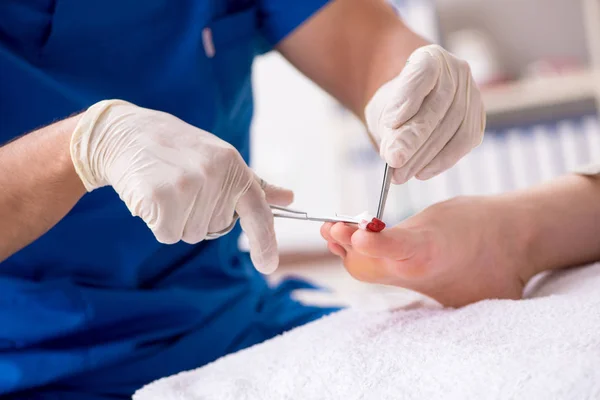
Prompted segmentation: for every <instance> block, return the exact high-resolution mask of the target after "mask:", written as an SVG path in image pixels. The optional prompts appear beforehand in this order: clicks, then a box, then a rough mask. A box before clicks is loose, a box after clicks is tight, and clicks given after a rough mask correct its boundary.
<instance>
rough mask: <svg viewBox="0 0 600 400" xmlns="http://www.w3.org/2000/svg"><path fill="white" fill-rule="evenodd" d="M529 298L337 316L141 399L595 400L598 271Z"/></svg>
mask: <svg viewBox="0 0 600 400" xmlns="http://www.w3.org/2000/svg"><path fill="white" fill-rule="evenodd" d="M527 295H528V299H527V300H521V301H508V300H489V301H483V302H480V303H477V304H473V305H471V306H468V307H464V308H461V309H457V310H452V309H442V308H431V307H429V308H414V307H413V308H412V309H409V310H406V309H402V310H395V311H372V310H368V311H365V310H361V309H349V310H345V311H341V312H339V313H336V314H334V315H331V316H329V317H326V318H323V319H321V320H318V321H315V322H313V323H311V324H308V325H306V326H303V327H300V328H297V329H295V330H293V331H291V332H288V333H286V334H284V335H282V336H279V337H277V338H274V339H272V340H269V341H267V342H265V343H262V344H259V345H256V346H254V347H252V348H249V349H246V350H243V351H240V352H238V353H236V354H232V355H229V356H226V357H223V358H221V359H219V360H217V361H215V362H214V363H212V364H209V365H207V366H205V367H203V368H199V369H197V370H194V371H188V372H183V373H180V374H178V375H176V376H172V377H169V378H164V379H161V380H159V381H156V382H154V383H152V384H150V385H148V386H146V387H144V388H142V389H141V390H139V391H138V392H137V393H136V394H135V395H134V400H158V399H160V400H213V399H219V400H229V399H231V400H234V399H235V400H245V399H261V400H271V399H272V400H282V399H299V400H300V399H301V400H311V399H376V400H385V399H394V400H396V399H419V400H426V399H460V400H465V399H477V400H480V399H528V400H529V399H544V400H546V399H600V265H594V266H590V267H586V268H578V269H572V270H568V271H563V272H560V273H557V274H552V275H548V276H542V277H540V278H539V279H538V280H537V281H536V282H534V283H533V285H532V286H531V287H529V288H528V292H527Z"/></svg>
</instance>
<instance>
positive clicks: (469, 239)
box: [321, 197, 537, 307]
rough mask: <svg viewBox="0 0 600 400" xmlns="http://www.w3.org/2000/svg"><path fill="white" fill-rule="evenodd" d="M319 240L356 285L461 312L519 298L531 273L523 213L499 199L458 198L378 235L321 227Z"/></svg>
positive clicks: (346, 227) (528, 224)
mask: <svg viewBox="0 0 600 400" xmlns="http://www.w3.org/2000/svg"><path fill="white" fill-rule="evenodd" d="M321 235H322V236H323V238H324V239H325V240H327V242H328V248H329V250H330V251H331V252H332V253H334V254H335V255H337V256H339V257H341V258H342V260H343V263H344V266H345V268H346V269H347V270H348V272H349V273H350V274H351V275H352V276H353V277H354V278H356V279H358V280H361V281H364V282H369V283H377V284H384V285H393V286H399V287H403V288H407V289H411V290H414V291H417V292H420V293H423V294H425V295H427V296H429V297H431V298H433V299H435V300H437V301H438V302H440V303H441V304H443V305H445V306H449V307H460V306H464V305H466V304H470V303H473V302H477V301H480V300H483V299H490V298H498V299H520V298H521V296H522V294H523V289H524V287H525V284H526V283H527V282H528V281H529V280H530V279H531V277H532V276H534V275H535V273H536V271H537V267H536V266H535V265H533V261H532V259H531V257H530V256H529V254H528V249H529V248H530V246H529V245H530V243H531V239H532V229H531V221H529V220H528V217H527V213H523V212H521V210H520V208H519V207H513V205H512V203H511V202H510V201H506V199H504V198H500V197H459V198H455V199H452V200H449V201H446V202H442V203H439V204H436V205H433V206H431V207H429V208H427V209H425V210H424V211H422V212H421V213H418V214H416V215H414V216H413V217H411V218H409V219H407V220H405V221H403V222H401V223H400V224H398V225H396V226H393V227H389V228H386V229H385V230H384V231H382V232H379V233H373V232H367V231H364V230H359V229H358V228H357V227H356V226H353V225H348V224H344V223H337V224H331V223H326V224H324V225H323V226H322V227H321Z"/></svg>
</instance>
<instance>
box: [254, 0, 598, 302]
mask: <svg viewBox="0 0 600 400" xmlns="http://www.w3.org/2000/svg"><path fill="white" fill-rule="evenodd" d="M390 4H391V5H392V6H393V7H395V8H396V9H397V10H398V12H399V14H400V15H402V17H403V19H404V20H405V22H406V23H407V24H408V25H409V26H411V27H412V28H413V29H414V30H415V31H416V32H418V33H419V34H421V35H422V36H424V37H425V38H427V39H429V40H430V41H432V42H435V43H439V44H441V45H442V46H444V47H445V48H446V49H448V50H449V51H451V52H453V53H454V54H456V55H457V56H459V57H461V58H463V59H465V60H467V61H468V62H469V63H470V65H471V68H472V71H473V75H474V77H475V79H476V81H477V82H478V84H479V85H480V87H481V89H482V91H483V95H484V101H485V104H486V109H487V113H488V124H487V130H486V136H485V140H484V142H483V144H482V145H481V146H479V147H478V148H477V149H476V150H475V151H473V152H472V153H471V154H470V155H468V156H467V157H466V158H465V159H463V160H462V161H461V162H460V163H459V164H458V165H456V166H455V167H454V168H452V169H451V170H449V171H448V172H446V173H444V174H442V175H441V176H439V177H436V178H434V179H432V180H430V181H427V182H420V181H417V180H412V181H410V182H408V183H407V184H405V185H402V186H397V187H393V188H392V190H391V192H390V197H389V200H388V205H387V208H386V215H385V218H384V220H385V222H386V223H388V224H395V223H397V222H399V221H401V220H402V219H404V218H407V217H409V216H410V215H412V214H414V213H416V212H418V211H419V210H422V209H423V208H425V207H427V206H429V205H431V204H433V203H435V202H439V201H442V200H445V199H448V198H451V197H454V196H457V195H465V194H467V195H469V194H492V193H499V192H502V191H507V190H512V189H517V188H523V187H527V186H530V185H533V184H535V183H538V182H541V181H545V180H548V179H551V178H553V177H555V176H557V175H560V174H562V173H564V172H565V171H567V170H569V169H572V168H574V167H576V166H577V165H580V164H585V163H588V162H590V161H600V124H599V122H598V108H597V107H598V104H599V103H598V100H599V99H600V85H599V82H600V81H599V79H600V75H598V74H599V72H598V70H599V69H600V2H599V1H598V0H502V1H489V0H393V1H390ZM253 79H254V83H255V88H256V94H255V96H256V116H255V120H254V124H253V143H252V145H253V155H252V156H253V165H252V166H253V168H255V170H256V171H257V172H258V173H259V175H261V176H263V177H264V178H265V179H267V180H269V181H271V182H272V183H275V184H278V185H281V186H286V187H289V188H291V189H293V190H294V191H295V194H296V201H295V203H294V205H293V206H294V208H298V209H302V210H305V211H308V212H311V213H314V214H326V215H332V214H334V213H336V212H338V213H342V214H348V215H355V214H359V213H361V212H363V211H369V212H371V213H373V214H374V213H375V211H376V207H377V200H378V196H379V192H380V187H381V179H382V175H383V168H384V164H383V161H381V160H380V159H379V156H378V154H377V152H376V151H375V150H374V149H373V147H372V146H371V144H370V142H369V140H368V137H367V134H366V131H365V128H364V127H363V126H362V124H361V123H360V122H359V121H358V120H357V119H356V118H355V117H354V116H353V115H352V114H350V113H349V112H348V111H347V110H345V109H344V108H343V107H342V106H341V105H340V104H339V103H337V102H336V101H335V100H334V99H333V98H331V97H330V96H328V95H327V94H326V93H324V92H323V91H322V90H320V89H319V88H318V87H316V86H315V85H314V84H313V83H311V82H310V81H308V80H307V79H306V78H305V77H303V76H302V75H301V74H300V73H299V72H297V71H296V70H294V69H293V68H292V67H291V66H290V65H289V64H288V63H287V62H286V61H285V60H284V59H283V58H282V57H281V56H279V55H278V54H276V53H274V52H272V53H269V54H266V55H264V56H262V57H261V58H259V59H257V61H256V63H255V71H254V77H253ZM319 228H320V225H319V224H317V223H309V222H299V221H284V220H277V221H276V229H277V234H278V240H279V245H280V249H281V253H282V265H281V268H280V270H279V272H278V273H277V274H276V275H275V276H273V277H271V279H273V280H274V281H276V280H279V279H281V278H282V277H283V276H288V275H300V276H303V277H306V278H308V279H310V280H312V281H314V282H316V283H318V284H321V285H325V286H328V287H331V288H333V289H334V290H335V291H336V292H337V293H338V294H340V295H341V296H343V297H345V298H347V299H349V298H350V297H352V298H355V297H356V296H357V295H359V294H364V293H365V292H375V293H379V292H381V291H382V290H388V291H390V290H393V291H395V292H398V290H397V289H389V288H387V289H386V288H380V287H374V286H371V285H366V284H361V283H358V282H355V281H353V279H352V278H351V277H349V276H348V275H347V274H346V273H345V271H344V270H343V267H342V266H341V263H340V261H338V260H337V259H335V258H333V257H332V256H329V255H328V253H327V249H326V244H325V242H324V241H323V240H322V239H321V237H320V234H319Z"/></svg>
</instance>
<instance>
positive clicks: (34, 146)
mask: <svg viewBox="0 0 600 400" xmlns="http://www.w3.org/2000/svg"><path fill="white" fill-rule="evenodd" d="M78 119H79V117H78V116H76V117H71V118H68V119H66V120H63V121H60V122H57V123H55V124H52V125H49V126H47V127H45V128H42V129H39V130H37V131H35V132H32V133H30V134H28V135H26V136H24V137H22V138H20V139H18V140H16V141H14V142H12V143H9V144H7V145H5V146H3V147H0V221H2V229H0V261H2V260H4V259H6V258H7V257H9V256H10V255H11V254H13V253H14V252H16V251H18V250H19V249H21V248H23V247H24V246H26V245H28V244H29V243H31V242H33V241H34V240H36V239H37V238H38V237H40V236H41V235H43V234H44V233H45V232H46V231H48V230H49V229H50V228H51V227H53V226H54V225H55V224H56V223H57V222H58V221H60V220H61V219H62V218H63V217H64V216H65V215H66V214H67V213H68V212H69V210H70V209H71V208H73V206H74V205H75V204H76V203H77V201H78V200H79V199H80V198H81V197H82V196H83V194H84V193H85V188H84V187H83V184H82V183H81V180H80V179H79V177H78V176H77V174H76V172H75V169H74V167H73V163H72V161H71V157H70V151H69V142H70V138H71V133H72V132H73V130H74V129H75V126H76V124H77V121H78Z"/></svg>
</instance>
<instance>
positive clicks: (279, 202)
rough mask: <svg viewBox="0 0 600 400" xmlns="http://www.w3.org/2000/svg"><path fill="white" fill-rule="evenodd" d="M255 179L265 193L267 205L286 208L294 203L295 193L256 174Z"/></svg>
mask: <svg viewBox="0 0 600 400" xmlns="http://www.w3.org/2000/svg"><path fill="white" fill-rule="evenodd" d="M254 179H256V181H257V182H258V183H259V185H260V187H261V189H262V190H263V192H265V198H266V200H267V203H269V204H273V205H276V206H282V207H286V206H289V205H290V204H292V203H293V202H294V192H293V191H291V190H289V189H286V188H282V187H279V186H275V185H272V184H270V183H268V182H267V181H265V180H264V179H262V178H261V177H259V176H258V175H256V174H254Z"/></svg>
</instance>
